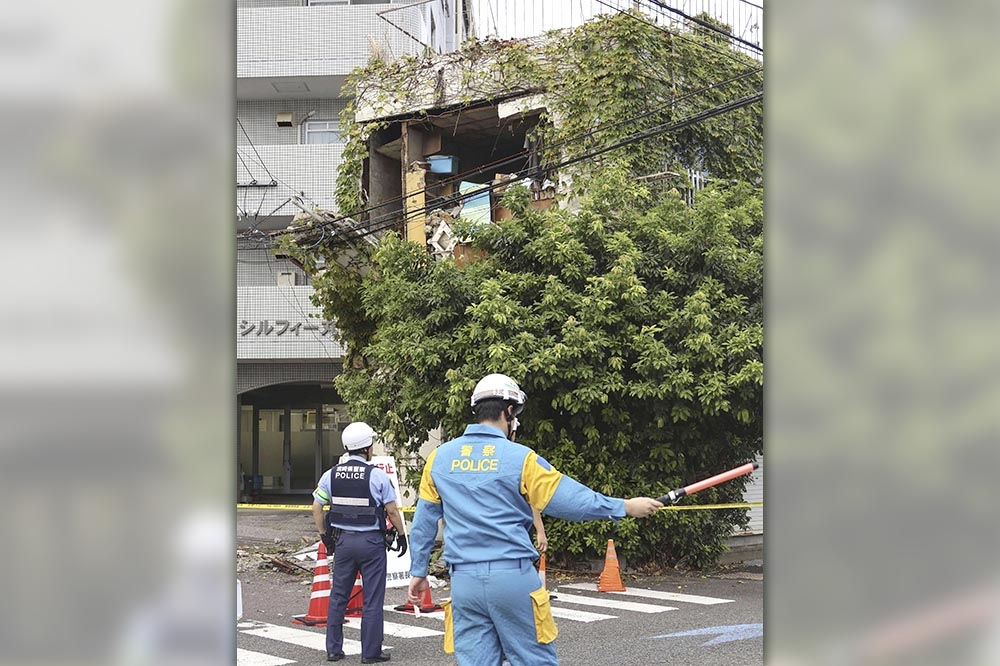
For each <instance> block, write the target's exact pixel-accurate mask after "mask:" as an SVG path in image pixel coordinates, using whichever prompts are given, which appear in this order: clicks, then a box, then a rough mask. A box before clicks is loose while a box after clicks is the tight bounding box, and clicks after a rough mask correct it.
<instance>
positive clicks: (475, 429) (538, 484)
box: [410, 424, 625, 576]
mask: <svg viewBox="0 0 1000 666" xmlns="http://www.w3.org/2000/svg"><path fill="white" fill-rule="evenodd" d="M529 503H530V504H529ZM532 506H534V507H535V508H537V509H538V510H539V511H541V512H542V513H544V514H546V515H549V516H555V517H557V518H566V519H568V520H597V519H601V518H613V519H618V518H624V517H625V500H623V499H616V498H612V497H607V496H606V495H602V494H600V493H597V492H594V491H593V490H591V489H590V488H588V487H586V486H584V485H583V484H581V483H579V482H578V481H576V480H574V479H571V478H570V477H568V476H565V475H563V474H561V473H560V472H558V471H556V470H555V468H553V467H552V465H550V464H549V463H548V462H547V461H546V460H545V459H544V458H542V457H541V456H539V455H538V454H537V453H535V452H534V451H532V450H531V449H529V448H528V447H526V446H523V445H521V444H517V443H515V442H511V441H510V440H508V439H507V437H506V436H504V434H503V433H502V432H501V431H500V430H499V429H498V428H494V427H493V426H488V425H479V424H476V425H470V426H468V427H466V429H465V433H464V434H463V435H462V436H461V437H458V438H456V439H453V440H451V441H450V442H446V443H444V444H442V445H441V446H439V447H438V448H437V449H435V450H434V451H432V452H431V455H430V456H429V457H428V458H427V464H426V465H425V466H424V471H423V475H422V477H421V480H420V495H419V498H418V499H417V510H416V513H415V514H414V517H413V525H412V529H411V530H410V562H411V567H410V575H411V576H426V575H427V565H428V563H429V560H430V552H431V548H433V547H434V537H435V536H436V534H437V524H438V520H439V519H440V518H442V517H443V518H444V559H445V560H446V561H447V562H448V563H449V564H465V563H470V562H486V561H489V560H513V559H521V558H530V559H535V558H537V557H538V551H537V550H536V549H535V547H534V545H533V544H532V543H531V537H530V536H529V532H528V530H529V528H530V527H531V507H532Z"/></svg>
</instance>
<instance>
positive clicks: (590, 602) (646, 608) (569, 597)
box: [556, 589, 677, 613]
mask: <svg viewBox="0 0 1000 666" xmlns="http://www.w3.org/2000/svg"><path fill="white" fill-rule="evenodd" d="M558 597H559V598H558V599H557V600H556V601H557V602H558V603H561V604H577V605H580V606H598V607H601V608H612V609H614V610H627V611H635V612H637V613H663V612H665V611H672V610H677V609H676V608H674V607H673V606H659V605H653V604H639V603H636V602H634V601H619V600H617V599H605V598H601V599H595V598H594V597H584V596H580V595H578V594H566V593H565V592H563V591H562V590H561V589H560V591H559V594H558Z"/></svg>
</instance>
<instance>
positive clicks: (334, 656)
mask: <svg viewBox="0 0 1000 666" xmlns="http://www.w3.org/2000/svg"><path fill="white" fill-rule="evenodd" d="M343 658H344V653H343V652H341V653H340V654H328V655H326V660H327V661H340V660H341V659H343Z"/></svg>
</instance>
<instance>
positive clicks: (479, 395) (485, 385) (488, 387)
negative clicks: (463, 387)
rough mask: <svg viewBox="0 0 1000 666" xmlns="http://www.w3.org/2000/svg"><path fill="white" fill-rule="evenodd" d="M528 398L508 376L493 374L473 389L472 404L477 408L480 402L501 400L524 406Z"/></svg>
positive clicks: (484, 378)
mask: <svg viewBox="0 0 1000 666" xmlns="http://www.w3.org/2000/svg"><path fill="white" fill-rule="evenodd" d="M527 397H528V396H526V395H525V394H524V391H522V390H521V387H519V386H518V385H517V382H515V381H514V380H513V379H511V378H510V377H508V376H507V375H501V374H493V375H486V376H485V377H483V378H482V379H480V380H479V383H478V384H476V388H474V389H472V401H471V404H472V406H473V407H475V406H476V403H477V402H479V401H480V400H488V399H489V398H501V399H503V400H509V401H510V402H513V403H515V404H517V405H523V404H524V401H525V400H526V399H527Z"/></svg>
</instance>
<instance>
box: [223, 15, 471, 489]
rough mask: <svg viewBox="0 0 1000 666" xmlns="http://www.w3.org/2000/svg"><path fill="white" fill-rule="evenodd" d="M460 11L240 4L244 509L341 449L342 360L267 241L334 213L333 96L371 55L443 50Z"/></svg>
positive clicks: (313, 473)
mask: <svg viewBox="0 0 1000 666" xmlns="http://www.w3.org/2000/svg"><path fill="white" fill-rule="evenodd" d="M470 20H471V14H470V10H469V9H468V8H467V7H466V3H465V0H432V1H430V2H413V1H412V0H411V1H408V2H400V1H398V0H397V1H394V2H388V1H383V2H375V1H372V0H238V2H237V28H236V29H237V40H236V43H237V58H236V117H237V122H236V127H235V131H236V146H237V157H236V164H235V167H236V184H237V187H236V208H237V215H236V217H237V221H236V230H237V250H236V287H237V312H236V321H235V322H234V324H235V326H234V334H235V335H236V340H237V344H236V350H237V380H236V381H237V410H238V418H239V428H238V431H237V432H238V435H237V462H238V469H239V479H238V495H239V497H240V498H241V499H257V500H260V499H265V498H266V497H267V496H269V495H270V496H273V495H290V494H305V493H309V492H311V491H312V489H313V488H314V487H315V483H316V479H317V478H319V476H320V474H321V473H322V472H323V470H325V469H327V468H328V467H329V466H330V464H331V463H332V461H334V460H336V459H337V458H339V457H340V455H341V453H342V452H343V448H342V446H341V443H340V431H341V430H342V429H343V427H344V426H345V425H346V411H345V409H344V407H343V405H342V404H341V400H340V398H339V396H338V395H337V393H336V391H335V390H334V388H333V383H332V380H333V378H334V377H335V376H336V375H337V374H339V372H340V361H341V354H342V351H343V350H342V349H341V347H340V345H339V344H338V343H337V342H336V340H335V338H334V336H333V332H332V327H331V325H330V324H329V322H324V321H322V320H321V319H320V318H319V317H318V315H319V314H320V313H319V309H318V308H316V307H315V306H313V305H312V303H311V301H310V296H311V294H312V287H311V286H310V285H309V277H308V276H307V275H306V274H304V273H303V272H302V271H301V270H299V269H298V268H297V267H295V266H294V265H293V264H292V263H290V262H289V261H287V260H280V259H276V258H275V257H274V253H273V252H272V251H271V248H270V241H269V239H268V236H267V234H266V232H268V231H273V230H276V229H282V228H284V227H286V226H287V225H288V224H289V222H290V221H291V219H292V216H293V215H294V214H295V213H297V212H299V208H298V207H297V204H299V205H302V206H305V207H307V208H312V207H319V208H323V209H328V210H333V209H334V208H335V206H334V201H333V191H334V183H335V180H336V175H337V168H338V165H339V164H340V162H341V156H342V151H343V144H342V142H341V140H340V135H339V131H338V130H339V124H340V112H341V110H342V109H343V108H344V106H345V104H346V103H347V100H346V99H344V98H343V97H342V95H341V89H342V87H343V85H344V83H345V80H346V78H347V75H348V74H349V73H350V72H351V71H352V70H353V69H355V68H356V67H359V66H361V65H364V64H365V63H367V62H368V59H369V57H370V55H371V54H372V53H373V52H377V53H379V54H380V55H381V56H383V57H389V58H396V57H399V56H401V55H404V54H415V53H420V52H422V51H424V50H425V49H431V50H433V51H436V52H446V51H450V50H454V49H455V47H456V45H458V44H460V43H461V41H463V40H464V39H465V38H466V37H467V36H468V34H469V33H468V25H469V21H470Z"/></svg>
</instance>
